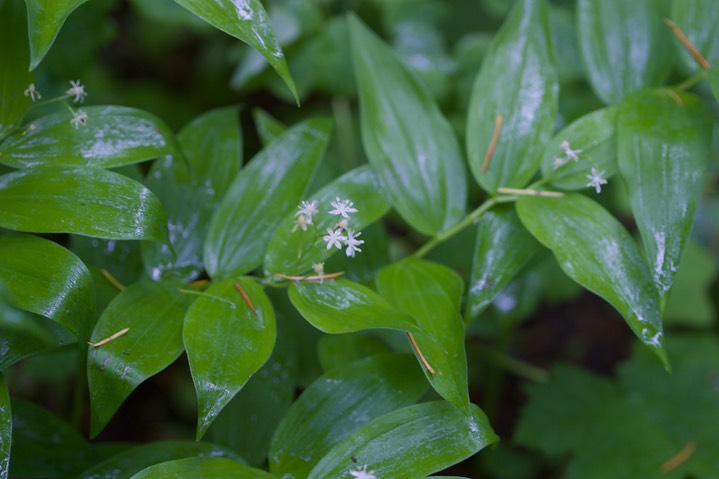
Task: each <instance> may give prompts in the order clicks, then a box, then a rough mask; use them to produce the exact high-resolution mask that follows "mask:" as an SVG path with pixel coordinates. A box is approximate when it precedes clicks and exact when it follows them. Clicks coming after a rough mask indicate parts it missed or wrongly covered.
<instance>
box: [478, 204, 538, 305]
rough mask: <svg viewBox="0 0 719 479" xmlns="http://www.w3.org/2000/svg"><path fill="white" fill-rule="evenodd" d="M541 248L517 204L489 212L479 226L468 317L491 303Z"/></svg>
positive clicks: (502, 206) (499, 207) (500, 206)
mask: <svg viewBox="0 0 719 479" xmlns="http://www.w3.org/2000/svg"><path fill="white" fill-rule="evenodd" d="M540 247H541V246H540V244H539V243H538V242H537V240H535V239H534V237H533V236H532V235H531V234H530V233H529V232H528V231H527V229H526V228H525V227H524V225H523V224H522V223H521V221H519V217H518V216H517V213H516V212H515V211H514V207H513V206H511V205H499V206H498V207H495V208H494V209H492V210H490V211H488V212H487V213H485V214H484V216H483V217H482V220H481V222H480V223H479V227H478V229H477V241H476V243H475V247H474V259H473V261H472V276H471V280H470V283H469V292H468V297H467V316H468V318H467V319H472V318H474V317H476V316H477V315H478V314H479V313H481V312H482V311H483V310H484V309H485V308H486V307H487V306H489V305H490V304H491V302H492V300H494V298H495V297H496V296H497V295H498V294H499V293H500V291H502V289H503V288H504V287H505V286H506V285H507V283H509V282H510V281H511V280H512V279H513V278H514V276H515V275H516V274H517V273H518V272H519V271H520V270H521V269H522V268H523V267H524V265H525V264H527V262H528V261H529V260H530V259H531V258H532V257H533V256H534V255H535V254H536V253H537V251H538V250H539V249H540Z"/></svg>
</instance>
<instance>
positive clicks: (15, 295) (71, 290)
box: [0, 235, 95, 342]
mask: <svg viewBox="0 0 719 479" xmlns="http://www.w3.org/2000/svg"><path fill="white" fill-rule="evenodd" d="M0 258H2V261H1V262H0V281H2V282H3V283H4V285H5V289H6V290H7V292H8V293H9V295H10V297H11V298H12V299H13V302H14V303H15V306H17V307H19V308H22V309H24V310H26V311H30V312H33V313H36V314H41V315H43V316H46V317H48V318H50V319H52V320H54V321H57V322H58V323H60V324H61V325H63V326H64V327H65V328H67V330H68V331H70V332H71V333H73V334H74V335H76V336H77V337H78V338H79V339H80V341H82V342H84V341H87V339H88V338H89V337H90V332H91V331H92V324H93V321H94V319H95V317H94V315H95V286H94V284H93V281H92V276H91V275H90V271H88V269H87V267H86V266H85V264H84V263H83V262H82V261H80V258H78V257H77V256H75V255H74V254H72V253H71V252H70V251H69V250H67V249H65V248H63V247H62V246H60V245H58V244H57V243H54V242H52V241H50V240H46V239H44V238H39V237H37V236H32V235H11V236H3V237H0Z"/></svg>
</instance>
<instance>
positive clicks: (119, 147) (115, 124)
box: [0, 106, 176, 168]
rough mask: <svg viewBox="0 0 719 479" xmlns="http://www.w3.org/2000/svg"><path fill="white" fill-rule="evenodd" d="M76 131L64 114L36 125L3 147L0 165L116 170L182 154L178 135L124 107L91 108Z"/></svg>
mask: <svg viewBox="0 0 719 479" xmlns="http://www.w3.org/2000/svg"><path fill="white" fill-rule="evenodd" d="M81 110H82V111H84V112H85V113H87V117H88V119H87V123H86V124H85V125H80V126H79V127H74V126H73V125H72V124H71V122H70V121H71V120H72V119H73V115H72V113H70V112H68V111H66V110H63V111H60V112H58V113H53V114H50V115H47V116H43V117H40V118H38V119H36V120H33V121H32V122H31V123H29V124H28V125H25V127H24V128H23V129H22V130H20V131H18V132H16V133H15V134H14V135H12V136H10V137H9V138H7V140H5V142H3V143H2V145H0V162H1V163H3V164H5V165H9V166H12V167H15V168H27V167H30V166H35V165H81V166H97V167H103V168H111V167H115V166H121V165H127V164H131V163H139V162H141V161H146V160H151V159H152V158H157V157H160V156H163V155H167V154H170V153H172V152H174V151H175V150H176V145H175V140H174V136H173V134H172V131H171V130H170V129H169V127H168V126H167V125H165V123H164V122H163V121H162V120H160V119H159V118H158V117H156V116H155V115H152V114H151V113H148V112H146V111H143V110H138V109H136V108H128V107H124V106H88V107H84V108H81Z"/></svg>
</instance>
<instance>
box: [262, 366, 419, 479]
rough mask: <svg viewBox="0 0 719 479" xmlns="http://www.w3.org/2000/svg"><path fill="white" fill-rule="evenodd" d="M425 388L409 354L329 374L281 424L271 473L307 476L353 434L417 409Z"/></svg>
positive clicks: (272, 447)
mask: <svg viewBox="0 0 719 479" xmlns="http://www.w3.org/2000/svg"><path fill="white" fill-rule="evenodd" d="M425 389H426V382H425V381H424V379H423V378H422V374H421V373H420V370H419V368H418V367H417V365H416V364H415V363H414V360H413V359H412V357H411V356H409V355H406V354H398V353H392V354H382V355H377V356H371V357H368V358H365V359H362V360H360V361H356V362H354V363H351V364H347V365H345V366H343V367H340V368H337V369H334V370H333V371H330V372H328V373H327V374H325V375H323V376H322V377H320V378H318V379H317V380H316V381H315V382H314V383H312V384H311V385H310V386H309V387H308V388H307V389H305V391H304V392H303V393H302V395H301V396H300V397H299V399H297V401H295V403H294V404H293V405H292V407H291V408H290V410H289V411H288V412H287V414H286V415H285V417H284V418H283V419H282V422H281V423H280V425H279V426H278V428H277V431H276V432H275V435H274V437H273V438H272V444H271V445H270V454H269V460H270V472H272V473H273V474H275V475H276V476H278V477H281V476H282V475H283V474H292V475H293V476H295V477H306V476H307V474H308V473H309V472H310V470H312V468H313V467H314V466H315V464H317V462H318V461H319V460H320V459H321V458H322V457H324V456H325V455H326V454H327V453H328V452H329V451H330V449H332V447H334V446H335V445H336V444H337V443H339V442H340V441H342V440H343V439H344V438H345V437H347V436H348V435H349V434H351V433H352V431H354V430H356V429H357V428H358V427H360V426H362V425H363V424H365V423H367V422H369V421H371V420H372V419H374V418H377V417H380V416H382V415H383V414H386V413H388V412H390V411H393V410H395V409H397V408H400V407H404V406H408V405H410V404H414V403H415V402H416V401H417V400H418V399H419V398H420V396H421V395H422V393H423V392H424V391H425ZM348 459H349V457H348Z"/></svg>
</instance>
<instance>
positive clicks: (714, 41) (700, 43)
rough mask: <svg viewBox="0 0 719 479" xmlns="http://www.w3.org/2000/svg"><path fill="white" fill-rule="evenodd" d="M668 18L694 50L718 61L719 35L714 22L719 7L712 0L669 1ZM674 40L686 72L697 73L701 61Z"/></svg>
mask: <svg viewBox="0 0 719 479" xmlns="http://www.w3.org/2000/svg"><path fill="white" fill-rule="evenodd" d="M671 5H672V16H671V19H672V20H673V21H674V23H676V24H677V25H678V26H679V28H681V30H682V32H683V33H684V35H686V37H687V39H688V40H689V42H690V43H691V44H692V45H693V46H694V48H696V49H697V51H698V52H699V53H700V54H701V55H702V56H703V57H704V58H705V59H706V60H708V61H709V64H711V65H713V66H718V64H719V35H717V30H716V26H717V25H719V8H717V5H716V2H715V1H714V0H683V1H681V2H672V4H671ZM674 44H675V45H676V47H677V48H676V49H677V51H678V52H679V59H680V60H681V66H682V67H684V70H685V71H687V72H693V73H698V70H699V68H700V65H699V64H698V63H697V61H696V59H695V58H694V57H693V56H692V55H691V54H690V53H689V52H688V51H687V49H686V48H685V47H684V45H682V43H681V42H680V41H679V39H677V38H675V40H674Z"/></svg>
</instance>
